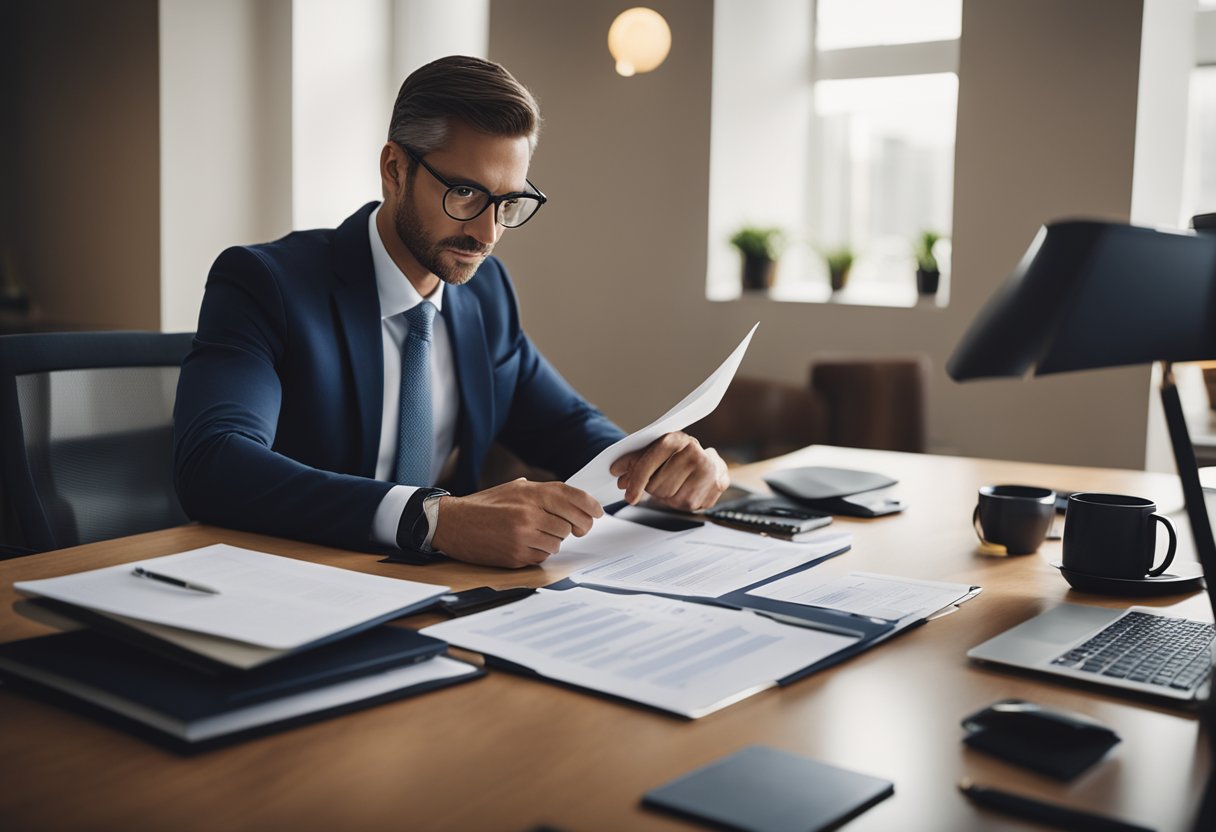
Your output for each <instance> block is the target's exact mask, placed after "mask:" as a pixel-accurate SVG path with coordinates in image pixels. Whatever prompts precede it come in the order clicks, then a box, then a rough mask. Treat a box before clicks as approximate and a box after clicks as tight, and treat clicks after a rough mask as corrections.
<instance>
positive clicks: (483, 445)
mask: <svg viewBox="0 0 1216 832" xmlns="http://www.w3.org/2000/svg"><path fill="white" fill-rule="evenodd" d="M375 207H376V203H369V204H368V205H365V206H364V207H363V208H361V209H360V210H359V211H357V212H356V213H355V214H354V216H352V217H350V218H349V219H347V220H346V221H345V222H343V223H342V225H341V226H340V227H338V228H337V229H325V230H317V231H300V232H295V233H292V234H289V235H287V236H286V237H284V238H282V239H280V240H276V241H275V242H272V243H266V244H264V245H255V246H237V247H233V248H229V249H227V250H226V251H224V252H223V253H222V254H220V256H219V258H218V259H217V260H216V261H215V265H213V266H212V267H211V273H210V275H209V276H208V278H207V289H206V293H205V295H204V297H203V305H202V311H201V312H200V315H199V324H198V333H197V336H196V338H195V341H194V348H193V350H192V352H191V353H190V355H189V357H187V359H186V361H185V363H184V364H183V365H182V372H181V378H180V380H179V382H178V388H177V401H176V406H175V411H174V423H175V426H174V432H175V445H176V452H175V469H176V481H177V492H178V496H179V498H180V499H181V503H182V507H183V508H184V509H185V510H186V513H187V514H188V515H190V516H191V517H192V518H194V519H196V520H201V521H203V522H207V523H216V524H219V525H223V526H230V527H233V528H239V529H247V530H250V531H256V532H262V533H265V534H273V535H279V536H284V537H294V538H299V539H304V540H314V541H317V542H321V543H326V544H329V545H334V546H341V547H344V548H350V549H365V550H367V549H374V548H375V546H374V544H373V543H372V542H371V540H370V537H369V536H370V533H371V527H372V518H373V516H374V514H375V512H376V508H377V507H378V506H379V504H380V501H381V500H382V499H383V497H384V495H385V494H386V493H387V492H388V490H389V489H390V488H391V487H392V486H393V485H394V484H393V483H391V482H383V481H379V480H376V479H374V477H375V468H376V458H377V455H378V452H379V447H380V422H381V417H382V412H383V398H384V353H383V345H382V340H381V323H380V300H379V295H378V293H377V290H376V279H375V271H374V268H373V266H372V256H371V247H370V244H369V242H368V215H369V214H370V213H371V212H372V211H373V210H374V209H375ZM442 314H443V317H444V319H445V321H446V322H447V327H448V332H449V333H450V337H451V341H452V350H453V353H454V359H455V365H456V373H457V383H458V388H459V391H460V415H459V425H458V428H457V441H458V444H459V448H460V455H459V462H458V465H457V470H456V472H455V474H454V476H453V480H452V482H451V483H449V486H450V487H451V489H452V491H453V492H454V493H456V494H463V493H469V492H471V491H473V490H475V488H476V485H477V481H478V476H479V474H480V471H481V467H482V464H483V462H484V460H485V456H486V452H487V451H488V449H489V447H490V444H491V442H493V441H495V440H498V441H500V442H502V443H503V444H504V445H505V446H506V447H507V448H509V449H510V450H512V451H513V452H515V453H516V454H517V455H518V456H520V457H521V458H523V459H524V460H525V461H526V462H528V463H529V464H532V465H537V466H541V467H544V468H547V469H549V470H551V471H554V472H556V473H557V474H558V475H559V476H561V477H562V478H566V477H568V476H569V475H570V474H572V473H574V471H576V470H578V469H579V468H580V467H581V466H582V465H583V464H585V463H586V462H587V461H588V460H590V459H591V458H592V457H593V456H595V455H596V454H597V453H599V452H600V451H601V450H602V449H603V448H605V447H607V446H608V445H610V444H612V443H613V442H615V441H616V440H617V439H619V438H620V437H621V436H622V435H623V434H622V432H621V430H620V429H619V428H618V427H617V426H616V425H614V424H613V423H612V422H610V421H609V420H608V419H606V418H605V417H604V416H603V415H602V414H601V413H600V412H599V411H597V410H596V409H595V408H593V407H592V406H591V405H589V404H588V403H587V402H586V401H584V400H583V399H582V398H581V397H580V396H579V395H578V394H577V393H576V392H575V391H574V389H573V388H571V387H570V385H569V384H568V383H567V382H566V381H565V380H564V379H563V378H562V377H561V376H560V375H559V374H558V373H557V371H556V370H554V369H553V367H552V366H551V365H550V364H549V362H548V361H546V360H545V358H544V356H542V355H541V354H540V353H539V352H538V351H537V350H536V348H535V347H534V346H533V345H532V342H531V341H530V340H529V339H528V337H527V336H526V335H525V334H524V332H523V330H522V329H521V327H520V322H519V312H518V309H517V305H516V298H515V292H514V289H513V288H512V286H511V281H510V278H509V277H508V276H507V273H506V270H505V269H504V268H503V266H502V264H501V263H499V262H498V260H497V259H496V258H494V257H490V258H487V259H486V261H485V262H484V263H483V264H482V266H481V268H480V269H479V270H478V271H477V274H476V275H475V276H474V277H473V279H472V280H470V281H469V282H468V283H466V284H464V285H463V286H447V287H445V289H444V299H443V312H442Z"/></svg>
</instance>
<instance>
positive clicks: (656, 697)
mask: <svg viewBox="0 0 1216 832" xmlns="http://www.w3.org/2000/svg"><path fill="white" fill-rule="evenodd" d="M422 632H423V633H424V634H426V635H429V636H434V637H435V638H441V639H445V640H446V641H448V642H449V643H451V644H454V645H457V646H459V647H463V648H465V649H468V650H473V651H476V652H478V653H482V654H485V655H489V656H495V657H498V658H500V659H503V660H506V661H509V662H513V663H515V664H517V665H520V666H522V667H525V668H528V669H530V670H532V671H535V672H536V673H538V674H540V675H541V676H544V677H546V678H549V679H554V680H557V681H560V682H566V683H569V684H573V685H578V686H580V687H584V688H588V689H590V690H594V691H600V692H602V693H608V694H612V695H614V696H620V697H623V698H625V699H630V700H633V701H635V702H641V703H643V704H646V705H650V706H652V707H655V708H661V709H663V710H665V711H671V712H672V713H676V714H680V715H682V716H686V717H691V718H696V717H699V716H703V715H704V714H708V713H711V712H713V711H716V710H718V709H719V708H723V707H725V706H727V705H729V704H731V703H733V702H737V701H739V700H740V699H743V698H745V697H747V696H750V695H752V694H753V693H757V692H758V691H761V690H764V689H765V688H769V687H772V686H774V685H775V684H776V682H777V681H778V680H779V679H782V678H784V677H786V676H788V675H790V674H792V673H794V672H796V671H798V670H801V669H803V668H805V667H807V666H808V665H811V664H814V663H815V662H817V661H819V660H821V659H823V658H825V657H827V656H830V655H832V654H833V653H835V652H836V651H837V650H841V649H843V648H845V647H848V646H849V645H850V644H853V643H854V642H855V641H857V639H856V638H853V637H849V636H843V635H837V634H835V633H825V632H820V631H818V630H811V629H806V628H803V627H787V626H785V625H783V624H777V623H775V622H773V621H770V620H768V619H766V618H762V617H760V616H758V615H755V614H753V613H750V612H746V611H743V610H728V609H723V608H721V607H710V606H706V605H703V604H696V603H691V602H687V601H677V600H673V599H670V598H660V597H658V596H655V595H613V594H611V593H607V592H596V591H594V590H590V589H583V588H576V589H568V590H566V591H564V592H557V591H554V590H548V589H541V590H538V591H537V593H536V594H535V595H532V596H530V597H528V598H526V599H524V600H522V601H518V602H516V603H514V604H508V605H506V606H503V607H497V608H495V609H492V610H487V611H486V612H482V613H477V614H475V615H470V616H466V617H464V618H456V619H453V620H451V621H445V622H443V623H440V624H436V625H434V626H432V627H427V628H426V629H425V630H423V631H422Z"/></svg>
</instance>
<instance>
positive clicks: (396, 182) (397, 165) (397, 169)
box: [380, 142, 409, 197]
mask: <svg viewBox="0 0 1216 832" xmlns="http://www.w3.org/2000/svg"><path fill="white" fill-rule="evenodd" d="M408 172H409V168H408V166H407V164H406V158H405V154H404V153H403V152H402V151H401V148H400V147H398V146H397V145H396V144H395V143H393V142H385V143H384V147H383V148H381V149H380V187H381V188H382V189H383V191H384V195H385V196H386V197H388V196H393V197H398V196H400V195H401V192H402V191H403V190H404V189H405V179H406V175H407V173H408Z"/></svg>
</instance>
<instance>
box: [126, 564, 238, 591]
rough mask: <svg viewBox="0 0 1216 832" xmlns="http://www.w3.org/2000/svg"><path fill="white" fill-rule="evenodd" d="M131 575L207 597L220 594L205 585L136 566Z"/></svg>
mask: <svg viewBox="0 0 1216 832" xmlns="http://www.w3.org/2000/svg"><path fill="white" fill-rule="evenodd" d="M131 574H132V575H134V576H135V577H137V578H148V579H149V580H153V581H160V582H161V583H162V584H171V585H172V586H180V587H181V588H182V589H192V590H194V591H195V592H206V593H207V594H208V595H219V594H220V591H219V590H218V589H215V588H214V587H210V586H206V585H205V584H196V583H194V582H193V581H184V580H182V579H181V578H175V577H173V576H172V575H164V574H161V573H160V572H153V571H151V570H149V569H144V568H143V567H142V566H137V567H135V568H134V569H132V570H131Z"/></svg>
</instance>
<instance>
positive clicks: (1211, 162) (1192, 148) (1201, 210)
mask: <svg viewBox="0 0 1216 832" xmlns="http://www.w3.org/2000/svg"><path fill="white" fill-rule="evenodd" d="M1189 120H1190V125H1189V127H1190V129H1189V130H1188V131H1187V132H1188V134H1189V135H1188V138H1187V159H1186V167H1185V171H1186V172H1185V179H1184V186H1183V187H1184V197H1183V203H1184V205H1183V211H1184V214H1185V215H1184V216H1183V217H1182V220H1183V222H1184V223H1186V222H1189V221H1190V218H1191V216H1192V215H1193V214H1210V213H1213V212H1216V67H1212V66H1206V67H1199V68H1198V69H1196V70H1195V71H1194V72H1193V73H1192V75H1191V103H1190V114H1189Z"/></svg>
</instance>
